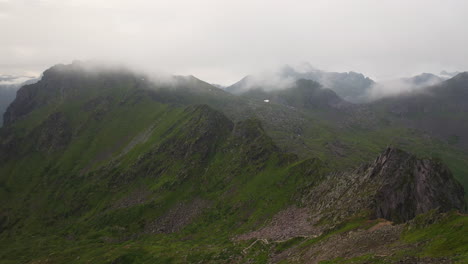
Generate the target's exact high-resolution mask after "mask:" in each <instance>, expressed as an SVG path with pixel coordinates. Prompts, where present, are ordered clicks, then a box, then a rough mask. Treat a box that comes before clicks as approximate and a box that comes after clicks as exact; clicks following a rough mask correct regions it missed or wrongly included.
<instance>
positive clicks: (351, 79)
mask: <svg viewBox="0 0 468 264" xmlns="http://www.w3.org/2000/svg"><path fill="white" fill-rule="evenodd" d="M273 75H274V76H273V77H272V76H267V78H265V77H263V76H246V77H244V78H243V79H242V80H240V81H239V82H237V83H235V84H233V85H231V86H229V87H227V88H226V91H229V92H231V93H234V94H240V93H243V92H245V91H247V90H249V89H256V88H257V89H258V88H262V89H264V90H278V89H279V90H280V89H285V88H288V84H290V83H291V82H294V81H296V80H299V79H305V80H312V81H315V82H318V83H320V84H321V85H322V86H323V87H325V88H328V89H331V90H332V91H334V92H335V93H337V94H338V95H339V96H340V97H341V98H343V99H344V100H346V101H349V102H352V103H357V102H362V101H363V100H365V98H366V96H367V92H368V91H369V89H370V88H371V87H372V86H373V85H374V84H375V83H374V81H373V80H371V79H370V78H368V77H365V76H364V75H363V74H361V73H356V72H343V73H339V72H326V71H321V70H317V69H314V68H312V67H307V68H305V69H303V70H297V69H295V68H293V67H291V66H288V65H287V66H284V67H283V68H281V69H280V70H279V71H278V72H276V73H274V74H273ZM265 79H266V80H265ZM271 79H273V80H274V81H271Z"/></svg>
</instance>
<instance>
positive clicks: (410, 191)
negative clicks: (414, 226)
mask: <svg viewBox="0 0 468 264" xmlns="http://www.w3.org/2000/svg"><path fill="white" fill-rule="evenodd" d="M369 172H370V173H371V174H370V175H371V178H374V177H378V178H380V179H379V181H382V185H381V187H380V188H379V190H378V191H377V194H376V196H375V208H374V209H375V216H376V217H379V218H385V219H389V220H392V221H395V222H405V221H408V220H410V219H412V218H413V217H415V216H416V215H418V214H422V213H425V212H428V211H429V210H432V209H439V210H441V211H448V210H450V209H454V208H456V209H465V204H464V200H463V195H464V192H463V187H462V186H461V185H460V184H459V183H458V182H456V181H455V180H454V178H453V176H452V174H451V172H450V171H449V169H448V168H447V167H446V166H444V165H443V164H441V163H440V162H437V161H434V160H428V159H423V160H421V159H417V158H416V157H414V156H413V155H410V154H408V153H405V152H403V151H401V150H398V149H390V148H389V149H387V150H386V151H385V152H384V153H383V154H382V155H380V156H379V157H378V158H377V160H376V161H375V162H374V164H373V165H372V166H371V168H370V171H369Z"/></svg>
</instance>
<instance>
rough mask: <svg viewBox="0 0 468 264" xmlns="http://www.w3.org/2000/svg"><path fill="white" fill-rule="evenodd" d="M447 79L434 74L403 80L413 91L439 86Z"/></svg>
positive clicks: (423, 74)
mask: <svg viewBox="0 0 468 264" xmlns="http://www.w3.org/2000/svg"><path fill="white" fill-rule="evenodd" d="M445 80H447V78H444V77H440V76H437V75H434V74H432V73H421V74H419V75H416V76H413V77H410V78H403V79H402V81H403V82H404V83H406V84H408V85H409V86H410V87H411V89H415V88H422V87H427V86H431V85H435V84H439V83H441V82H442V81H445Z"/></svg>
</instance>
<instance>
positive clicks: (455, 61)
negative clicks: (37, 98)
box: [0, 0, 468, 84]
mask: <svg viewBox="0 0 468 264" xmlns="http://www.w3.org/2000/svg"><path fill="white" fill-rule="evenodd" d="M466 10H468V2H467V1H464V0H446V1H441V0H412V1H404V0H392V1H390V0H383V1H374V0H354V1H348V0H341V1H339V0H315V1H305V0H303V1H300V0H291V1H271V0H270V1H267V0H249V1H247V0H235V1H234V0H227V1H219V0H216V1H215V0H200V1H189V0H173V1H143V0H131V1H130V0H116V1H104V0H68V1H66V0H65V1H64V0H30V1H27V0H0V32H1V36H2V41H1V42H0V57H1V58H2V60H1V62H0V73H1V74H28V75H29V74H30V73H35V74H38V73H39V72H41V71H43V70H44V69H46V68H48V67H49V66H51V65H53V64H56V63H70V62H71V61H72V60H74V59H79V60H106V61H117V62H125V63H127V64H129V65H131V66H134V67H140V68H142V69H144V70H146V71H156V70H159V71H161V70H163V71H166V72H171V73H176V74H193V75H195V76H197V77H199V78H201V79H204V80H207V81H210V82H215V83H221V84H230V83H233V82H235V81H236V80H238V79H240V78H241V77H243V76H244V75H247V74H250V73H255V72H256V71H258V70H259V69H261V70H263V69H265V68H268V67H270V66H272V65H274V66H278V65H282V64H286V63H296V62H300V61H309V62H311V63H312V64H313V65H314V66H316V67H318V68H321V69H325V70H333V71H349V70H353V71H358V72H363V73H365V74H366V75H368V76H371V77H373V78H374V79H389V78H393V77H396V76H403V75H405V76H408V75H412V74H415V73H419V72H428V71H429V72H431V71H432V72H439V71H440V70H442V69H446V70H448V71H454V70H464V69H468V61H467V60H466V58H467V57H468V49H467V48H466V47H468V31H467V30H466V25H467V24H468V17H467V16H466V12H465V11H466Z"/></svg>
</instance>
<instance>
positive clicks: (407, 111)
mask: <svg viewBox="0 0 468 264" xmlns="http://www.w3.org/2000/svg"><path fill="white" fill-rule="evenodd" d="M466 100H468V73H467V72H464V73H460V74H458V75H456V76H455V77H453V78H451V79H449V80H446V81H444V82H442V83H440V84H437V85H433V86H430V87H428V88H425V89H423V90H420V91H413V92H411V93H407V94H403V95H400V96H394V97H389V98H384V99H382V100H380V101H377V102H375V103H374V107H375V108H383V109H385V111H386V112H387V113H389V115H388V118H389V119H390V120H393V121H394V122H400V123H403V124H405V125H406V126H408V127H411V128H415V129H419V130H421V131H426V132H428V133H430V134H431V135H433V136H436V137H439V138H441V139H443V140H446V141H448V142H449V143H450V144H456V145H459V146H462V147H463V148H464V149H468V141H467V139H466V138H465V137H464V135H465V134H466V133H467V132H468V120H467V119H466V116H467V115H466V114H467V113H468V105H467V104H466Z"/></svg>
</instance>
